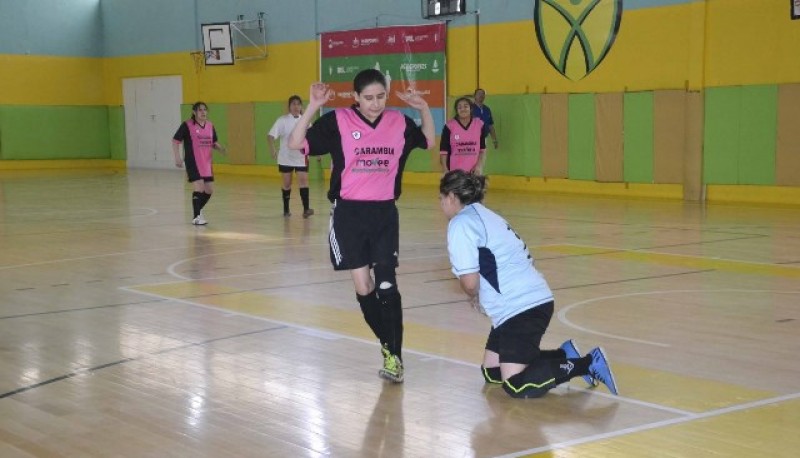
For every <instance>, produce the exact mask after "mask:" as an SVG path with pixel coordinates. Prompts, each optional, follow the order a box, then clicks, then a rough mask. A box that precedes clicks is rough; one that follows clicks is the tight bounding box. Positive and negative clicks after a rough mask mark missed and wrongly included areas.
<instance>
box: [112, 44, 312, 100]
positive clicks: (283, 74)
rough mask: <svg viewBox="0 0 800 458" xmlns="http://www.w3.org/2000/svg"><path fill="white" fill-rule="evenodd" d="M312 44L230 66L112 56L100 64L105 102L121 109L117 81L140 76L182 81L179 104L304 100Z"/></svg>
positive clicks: (172, 57)
mask: <svg viewBox="0 0 800 458" xmlns="http://www.w3.org/2000/svg"><path fill="white" fill-rule="evenodd" d="M316 55H317V44H316V42H313V41H308V42H299V43H286V44H279V45H270V46H269V55H268V56H267V58H266V59H258V60H250V61H237V62H236V63H235V65H220V66H212V67H204V66H203V65H202V64H199V65H196V63H195V59H194V58H193V57H192V55H190V54H189V53H188V52H180V53H169V54H156V55H149V56H134V57H116V58H108V59H106V61H105V65H104V71H105V78H104V79H105V90H104V94H105V101H106V103H107V104H108V105H122V80H123V79H125V78H134V77H140V76H163V75H179V76H182V77H183V101H184V103H192V102H194V101H196V100H203V101H205V102H207V103H236V102H253V101H275V100H285V99H286V97H287V96H288V95H290V94H300V95H301V96H302V97H304V98H305V97H306V94H308V87H309V84H310V83H311V82H312V81H314V80H315V79H317V78H318V77H319V76H318V70H317V66H318V62H317V60H316V58H314V56H316Z"/></svg>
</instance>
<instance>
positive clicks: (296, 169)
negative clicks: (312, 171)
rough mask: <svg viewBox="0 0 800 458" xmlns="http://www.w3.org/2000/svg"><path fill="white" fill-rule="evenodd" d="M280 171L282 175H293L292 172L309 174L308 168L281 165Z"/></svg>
mask: <svg viewBox="0 0 800 458" xmlns="http://www.w3.org/2000/svg"><path fill="white" fill-rule="evenodd" d="M278 171H279V172H281V173H292V172H308V166H307V165H306V166H304V167H297V166H294V165H281V164H278Z"/></svg>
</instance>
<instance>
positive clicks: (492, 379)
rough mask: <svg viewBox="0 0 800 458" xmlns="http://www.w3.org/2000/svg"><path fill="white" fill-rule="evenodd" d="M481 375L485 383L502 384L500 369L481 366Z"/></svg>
mask: <svg viewBox="0 0 800 458" xmlns="http://www.w3.org/2000/svg"><path fill="white" fill-rule="evenodd" d="M481 373H482V374H483V379H484V380H486V383H503V377H502V375H500V367H499V366H498V367H484V366H481Z"/></svg>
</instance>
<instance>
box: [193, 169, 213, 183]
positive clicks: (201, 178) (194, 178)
mask: <svg viewBox="0 0 800 458" xmlns="http://www.w3.org/2000/svg"><path fill="white" fill-rule="evenodd" d="M186 176H187V177H188V179H187V180H186V181H188V182H189V183H194V182H195V181H197V180H203V181H204V182H206V183H211V182H213V181H214V177H201V176H200V174H199V173H197V170H195V171H194V173H191V172H189V170H188V169H187V170H186Z"/></svg>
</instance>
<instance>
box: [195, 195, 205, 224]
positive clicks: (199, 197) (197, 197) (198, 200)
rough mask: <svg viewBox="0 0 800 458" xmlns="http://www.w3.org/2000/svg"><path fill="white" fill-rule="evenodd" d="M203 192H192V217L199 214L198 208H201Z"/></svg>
mask: <svg viewBox="0 0 800 458" xmlns="http://www.w3.org/2000/svg"><path fill="white" fill-rule="evenodd" d="M203 194H205V193H203V192H197V191H195V192H193V193H192V210H193V211H194V218H197V217H198V216H200V210H202V209H203V205H202V202H203V197H202V196H203Z"/></svg>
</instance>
